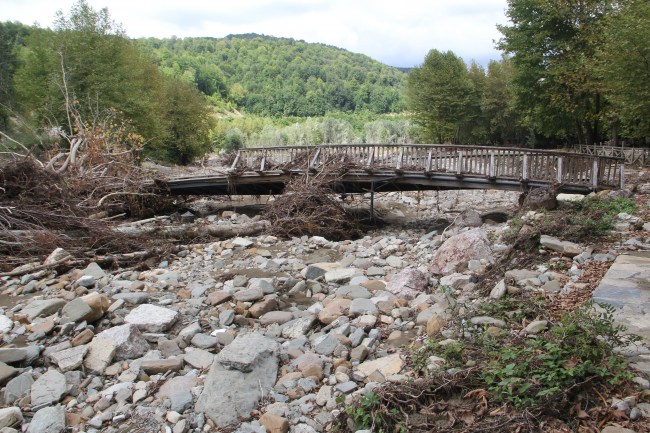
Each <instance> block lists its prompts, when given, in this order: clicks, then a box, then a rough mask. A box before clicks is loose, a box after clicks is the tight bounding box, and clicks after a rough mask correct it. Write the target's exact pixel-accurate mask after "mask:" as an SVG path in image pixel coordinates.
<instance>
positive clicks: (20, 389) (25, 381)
mask: <svg viewBox="0 0 650 433" xmlns="http://www.w3.org/2000/svg"><path fill="white" fill-rule="evenodd" d="M33 383H34V378H33V377H32V375H31V373H23V374H21V375H20V376H18V377H14V378H13V379H11V380H10V381H9V383H7V386H6V387H5V403H6V404H13V402H15V401H16V400H18V399H20V398H22V397H23V396H25V395H26V394H29V392H30V390H31V387H32V384H33Z"/></svg>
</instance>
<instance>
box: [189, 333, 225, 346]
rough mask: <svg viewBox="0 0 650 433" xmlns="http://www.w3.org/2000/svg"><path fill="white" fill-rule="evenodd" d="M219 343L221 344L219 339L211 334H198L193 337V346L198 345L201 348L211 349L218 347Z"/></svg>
mask: <svg viewBox="0 0 650 433" xmlns="http://www.w3.org/2000/svg"><path fill="white" fill-rule="evenodd" d="M217 344H219V339H218V338H217V337H213V336H211V335H206V334H196V335H195V336H194V337H192V346H195V347H198V348H199V349H210V348H212V347H216V345H217Z"/></svg>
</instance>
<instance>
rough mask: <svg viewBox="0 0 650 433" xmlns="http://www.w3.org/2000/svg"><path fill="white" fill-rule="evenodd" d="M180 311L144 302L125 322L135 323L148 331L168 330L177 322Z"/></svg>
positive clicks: (139, 327)
mask: <svg viewBox="0 0 650 433" xmlns="http://www.w3.org/2000/svg"><path fill="white" fill-rule="evenodd" d="M177 319H178V313H177V312H176V311H173V310H170V309H168V308H163V307H157V306H155V305H150V304H143V305H140V306H138V307H136V308H135V309H133V310H132V311H131V312H130V313H129V314H128V315H127V316H126V317H125V318H124V322H126V323H130V324H133V325H135V326H137V327H138V329H140V330H144V331H146V332H162V331H166V330H168V329H169V328H171V326H172V325H173V324H174V323H175V322H176V320H177Z"/></svg>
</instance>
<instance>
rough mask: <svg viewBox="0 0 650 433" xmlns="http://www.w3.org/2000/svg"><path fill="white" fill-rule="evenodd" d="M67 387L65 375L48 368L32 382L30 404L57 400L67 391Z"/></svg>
mask: <svg viewBox="0 0 650 433" xmlns="http://www.w3.org/2000/svg"><path fill="white" fill-rule="evenodd" d="M67 388H68V383H67V381H66V378H65V376H64V375H62V374H61V373H59V372H58V371H56V370H49V371H48V372H46V373H45V374H43V375H42V376H41V377H39V378H38V380H36V382H34V383H33V384H32V388H31V397H32V406H38V405H40V404H47V403H56V402H58V401H59V400H61V397H63V395H64V394H65V393H66V392H67Z"/></svg>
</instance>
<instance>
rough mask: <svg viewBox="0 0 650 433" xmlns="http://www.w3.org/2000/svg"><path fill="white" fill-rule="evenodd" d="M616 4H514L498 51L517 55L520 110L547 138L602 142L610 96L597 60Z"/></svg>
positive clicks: (555, 0) (548, 0) (532, 0)
mask: <svg viewBox="0 0 650 433" xmlns="http://www.w3.org/2000/svg"><path fill="white" fill-rule="evenodd" d="M613 4H614V2H613V1H612V0H578V1H576V0H508V10H507V16H508V17H509V18H510V21H511V23H512V24H511V25H500V26H498V28H499V30H500V31H501V33H502V34H503V38H502V39H501V40H500V41H499V43H498V47H499V49H501V50H504V51H505V52H506V53H508V54H512V65H513V71H514V75H513V82H514V84H515V85H516V92H517V97H518V103H519V107H521V108H522V109H524V110H525V111H526V113H527V115H528V116H530V118H531V119H532V120H533V121H534V122H535V123H536V125H537V126H538V127H539V128H540V129H541V130H542V131H543V132H544V133H546V134H547V135H553V134H556V135H567V134H572V133H575V134H577V136H578V139H579V140H580V141H581V142H585V141H586V142H587V143H588V144H591V143H593V142H595V141H596V140H597V139H598V133H599V129H600V127H601V126H602V125H600V124H599V121H600V118H601V116H602V111H603V106H604V103H605V101H604V98H603V95H602V93H601V83H600V82H599V79H598V76H597V74H594V71H593V67H592V65H593V64H592V59H593V57H594V56H595V54H596V51H597V49H598V47H599V46H600V45H601V43H602V31H601V30H602V29H601V24H602V20H603V18H604V17H605V16H606V15H607V14H608V13H609V12H610V11H611V10H612V8H613Z"/></svg>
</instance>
